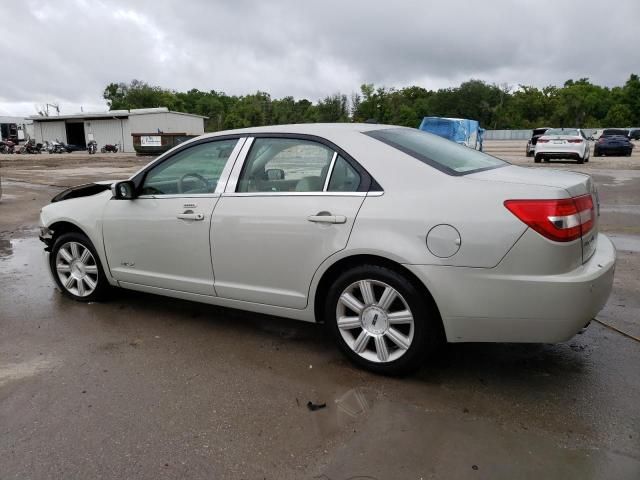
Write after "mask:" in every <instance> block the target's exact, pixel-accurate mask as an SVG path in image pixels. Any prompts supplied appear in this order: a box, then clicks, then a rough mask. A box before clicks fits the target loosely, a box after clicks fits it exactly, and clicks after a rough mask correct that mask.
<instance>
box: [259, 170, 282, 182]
mask: <svg viewBox="0 0 640 480" xmlns="http://www.w3.org/2000/svg"><path fill="white" fill-rule="evenodd" d="M264 175H265V177H267V180H284V170H282V169H281V168H270V169H268V170H266V171H265V172H264Z"/></svg>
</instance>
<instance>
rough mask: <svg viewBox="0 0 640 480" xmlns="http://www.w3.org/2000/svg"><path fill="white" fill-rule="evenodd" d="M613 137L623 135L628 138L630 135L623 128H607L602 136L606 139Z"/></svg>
mask: <svg viewBox="0 0 640 480" xmlns="http://www.w3.org/2000/svg"><path fill="white" fill-rule="evenodd" d="M612 135H622V136H623V137H626V136H627V135H629V133H628V132H627V130H624V129H622V128H606V129H604V130H603V131H602V136H604V137H611V136H612Z"/></svg>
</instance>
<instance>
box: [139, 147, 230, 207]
mask: <svg viewBox="0 0 640 480" xmlns="http://www.w3.org/2000/svg"><path fill="white" fill-rule="evenodd" d="M236 143H238V140H237V139H232V140H219V141H214V142H208V143H201V144H199V145H194V146H193V147H190V148H187V149H186V150H183V151H181V152H178V153H177V154H175V155H174V156H173V157H171V158H170V159H169V160H167V161H166V162H162V163H161V164H160V165H158V166H157V167H155V168H153V169H152V170H151V171H150V172H149V173H148V174H147V176H146V177H145V179H144V183H143V184H142V191H141V194H142V195H176V194H203V193H214V192H215V190H216V186H217V185H218V180H219V179H220V175H221V174H222V170H223V169H224V166H225V165H226V163H227V160H229V157H230V156H231V152H232V151H233V148H234V147H235V145H236Z"/></svg>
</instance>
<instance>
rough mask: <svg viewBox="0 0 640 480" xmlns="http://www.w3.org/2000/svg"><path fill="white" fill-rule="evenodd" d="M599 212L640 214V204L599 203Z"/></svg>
mask: <svg viewBox="0 0 640 480" xmlns="http://www.w3.org/2000/svg"><path fill="white" fill-rule="evenodd" d="M600 211H601V212H607V213H625V214H627V215H640V205H600Z"/></svg>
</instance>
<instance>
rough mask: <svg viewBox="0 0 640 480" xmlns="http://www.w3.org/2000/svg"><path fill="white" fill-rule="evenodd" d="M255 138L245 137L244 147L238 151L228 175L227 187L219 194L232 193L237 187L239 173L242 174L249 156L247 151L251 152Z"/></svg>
mask: <svg viewBox="0 0 640 480" xmlns="http://www.w3.org/2000/svg"><path fill="white" fill-rule="evenodd" d="M254 140H255V137H246V140H245V142H244V145H243V146H242V148H241V149H240V153H239V154H238V158H237V159H236V161H235V163H234V165H233V168H232V169H231V174H230V175H229V179H228V180H227V185H226V186H225V188H224V190H223V192H221V193H225V194H227V193H234V192H235V191H236V187H237V186H238V180H239V179H240V173H241V172H242V167H243V166H244V164H245V162H246V161H247V155H248V154H249V150H251V145H253V141H254Z"/></svg>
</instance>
